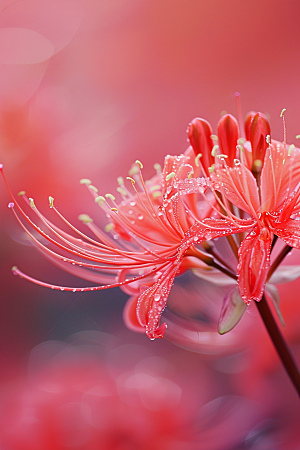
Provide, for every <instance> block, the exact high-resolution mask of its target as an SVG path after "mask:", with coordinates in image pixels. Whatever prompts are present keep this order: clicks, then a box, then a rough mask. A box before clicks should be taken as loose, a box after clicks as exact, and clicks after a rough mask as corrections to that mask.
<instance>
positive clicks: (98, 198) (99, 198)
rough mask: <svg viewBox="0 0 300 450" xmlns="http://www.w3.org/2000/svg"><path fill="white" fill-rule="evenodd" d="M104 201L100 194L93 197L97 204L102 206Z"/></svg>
mask: <svg viewBox="0 0 300 450" xmlns="http://www.w3.org/2000/svg"><path fill="white" fill-rule="evenodd" d="M105 201H106V200H105V198H104V197H103V196H102V195H98V197H96V198H95V202H96V203H98V205H99V206H102V205H103V203H105Z"/></svg>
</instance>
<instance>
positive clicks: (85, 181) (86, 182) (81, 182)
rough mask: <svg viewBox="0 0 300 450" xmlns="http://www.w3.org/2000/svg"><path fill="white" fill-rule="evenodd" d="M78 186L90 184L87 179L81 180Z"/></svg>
mask: <svg viewBox="0 0 300 450" xmlns="http://www.w3.org/2000/svg"><path fill="white" fill-rule="evenodd" d="M79 183H80V184H92V182H91V180H89V179H88V178H82V179H81V180H80V181H79Z"/></svg>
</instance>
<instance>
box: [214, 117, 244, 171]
mask: <svg viewBox="0 0 300 450" xmlns="http://www.w3.org/2000/svg"><path fill="white" fill-rule="evenodd" d="M218 137H219V145H220V148H221V153H222V154H225V155H227V156H228V159H227V161H226V162H227V164H228V165H229V166H232V165H233V160H234V159H235V157H236V146H237V140H238V137H239V127H238V123H237V120H236V119H235V117H233V116H232V115H231V114H226V115H225V116H223V117H222V118H221V119H220V121H219V123H218Z"/></svg>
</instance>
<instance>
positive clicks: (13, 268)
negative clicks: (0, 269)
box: [11, 266, 19, 275]
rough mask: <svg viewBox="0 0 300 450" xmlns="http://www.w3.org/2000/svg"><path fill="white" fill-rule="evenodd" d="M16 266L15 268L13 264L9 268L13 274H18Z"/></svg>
mask: <svg viewBox="0 0 300 450" xmlns="http://www.w3.org/2000/svg"><path fill="white" fill-rule="evenodd" d="M18 270H19V269H18V268H17V266H13V267H12V268H11V271H12V273H13V274H14V275H18Z"/></svg>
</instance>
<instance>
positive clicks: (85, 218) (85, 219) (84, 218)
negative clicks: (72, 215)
mask: <svg viewBox="0 0 300 450" xmlns="http://www.w3.org/2000/svg"><path fill="white" fill-rule="evenodd" d="M78 219H79V220H81V222H83V223H88V222H93V219H92V218H91V217H90V216H88V215H87V214H80V215H79V216H78Z"/></svg>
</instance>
